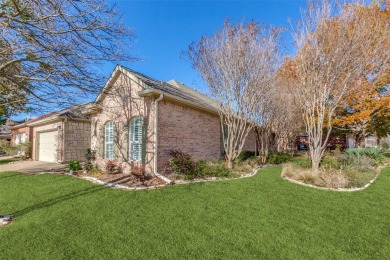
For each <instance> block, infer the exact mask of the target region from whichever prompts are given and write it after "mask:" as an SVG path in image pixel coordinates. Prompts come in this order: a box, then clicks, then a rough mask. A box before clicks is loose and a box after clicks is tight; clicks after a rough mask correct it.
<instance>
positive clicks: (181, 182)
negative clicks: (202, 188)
mask: <svg viewBox="0 0 390 260" xmlns="http://www.w3.org/2000/svg"><path fill="white" fill-rule="evenodd" d="M266 167H269V165H261V166H259V167H256V168H255V169H253V170H252V172H250V173H247V174H241V176H240V177H237V178H218V177H211V178H208V179H193V180H180V181H179V182H173V181H172V183H174V184H178V185H180V184H189V183H198V182H210V181H231V180H238V179H243V178H249V177H253V176H255V175H256V173H257V172H258V171H259V170H260V169H262V168H266Z"/></svg>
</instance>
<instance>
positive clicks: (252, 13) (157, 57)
mask: <svg viewBox="0 0 390 260" xmlns="http://www.w3.org/2000/svg"><path fill="white" fill-rule="evenodd" d="M107 1H108V3H109V4H116V5H117V7H118V8H119V9H120V11H121V12H122V14H123V22H124V24H125V25H126V26H128V27H130V28H132V29H133V31H134V33H135V36H136V40H135V42H134V44H133V47H132V48H131V49H129V52H130V53H131V54H132V55H133V56H136V57H138V58H140V59H141V61H139V62H123V63H121V64H122V65H125V66H127V67H129V68H131V69H133V70H136V71H138V72H141V73H143V74H146V75H148V76H151V77H153V78H155V79H157V80H163V81H168V80H171V79H176V80H178V81H180V82H183V83H184V84H186V85H188V86H191V87H193V88H195V89H197V90H199V91H201V92H205V93H207V86H205V84H204V83H203V81H202V79H201V77H200V76H199V75H198V73H197V72H196V71H195V70H194V69H192V67H191V64H190V63H189V62H188V61H187V60H185V58H183V57H182V55H181V52H182V51H185V50H186V49H187V48H188V46H189V45H190V44H191V42H193V41H198V40H199V39H200V38H201V36H202V35H204V34H206V35H210V34H212V33H214V32H215V31H216V30H217V29H220V28H221V27H222V24H223V22H224V20H225V19H226V18H229V19H230V20H231V21H232V22H236V21H240V22H242V21H250V20H254V21H257V22H260V23H264V24H273V25H275V26H282V27H286V28H288V29H291V24H293V25H294V24H295V23H296V21H297V20H298V19H299V17H300V9H301V8H305V6H306V1H305V0H299V1H298V0H296V1H294V0H279V1H278V0H258V1H238V0H237V1H234V0H231V1H180V0H176V1H157V0H155V1H133V0H107ZM288 35H289V34H288V33H286V34H285V36H286V39H287V41H286V47H287V48H286V54H291V48H288V47H289V46H291V45H290V43H289V42H290V41H291V37H289V36H288ZM115 65H116V64H114V63H106V65H105V66H104V67H103V68H102V70H103V73H104V74H105V75H106V76H107V78H109V76H110V74H111V72H112V71H113V69H114V68H115ZM99 87H101V86H99ZM93 100H94V97H88V98H85V99H83V100H80V102H89V101H93ZM26 116H28V115H26V114H20V115H18V116H16V117H14V119H17V120H20V119H24V118H25V117H26ZM30 116H31V115H30Z"/></svg>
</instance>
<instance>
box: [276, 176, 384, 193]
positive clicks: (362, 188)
mask: <svg viewBox="0 0 390 260" xmlns="http://www.w3.org/2000/svg"><path fill="white" fill-rule="evenodd" d="M379 175H380V173H377V174H376V175H375V177H374V178H373V179H372V180H371V181H369V182H368V183H367V184H366V185H364V186H362V187H358V188H338V189H335V188H326V187H319V186H315V185H312V184H308V183H303V182H300V181H297V180H294V179H290V178H288V177H285V176H282V179H283V180H286V181H288V182H290V183H294V184H298V185H301V186H305V187H309V188H314V189H318V190H327V191H338V192H354V191H362V190H365V189H367V188H368V187H369V186H370V185H371V184H372V183H373V182H374V181H376V179H377V178H378V177H379Z"/></svg>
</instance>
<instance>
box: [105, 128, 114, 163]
mask: <svg viewBox="0 0 390 260" xmlns="http://www.w3.org/2000/svg"><path fill="white" fill-rule="evenodd" d="M104 130H105V131H104V157H105V158H106V159H108V160H112V159H114V122H112V121H108V122H107V123H106V125H105V128H104Z"/></svg>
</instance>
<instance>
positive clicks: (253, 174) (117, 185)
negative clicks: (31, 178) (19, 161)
mask: <svg viewBox="0 0 390 260" xmlns="http://www.w3.org/2000/svg"><path fill="white" fill-rule="evenodd" d="M266 167H269V165H262V166H259V167H257V168H255V169H253V170H252V172H250V173H248V174H241V176H240V177H238V178H231V179H228V178H216V177H213V178H211V179H194V180H190V181H181V182H178V183H177V182H173V181H172V180H171V183H170V184H171V185H172V184H189V183H197V182H209V181H229V180H238V179H242V178H249V177H253V176H255V175H256V173H257V172H258V171H259V170H260V169H262V168H266ZM38 174H58V173H56V172H42V173H38ZM64 175H68V176H71V177H75V178H80V179H83V180H86V181H89V182H92V183H95V184H99V185H103V186H106V187H109V188H115V189H124V190H155V189H159V188H163V187H167V186H168V185H155V186H148V187H128V186H125V185H120V184H114V183H109V182H105V181H102V180H99V179H98V178H95V177H90V176H76V175H73V174H70V173H64ZM164 178H166V177H165V176H164ZM166 179H168V178H166ZM169 180H170V179H169Z"/></svg>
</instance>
